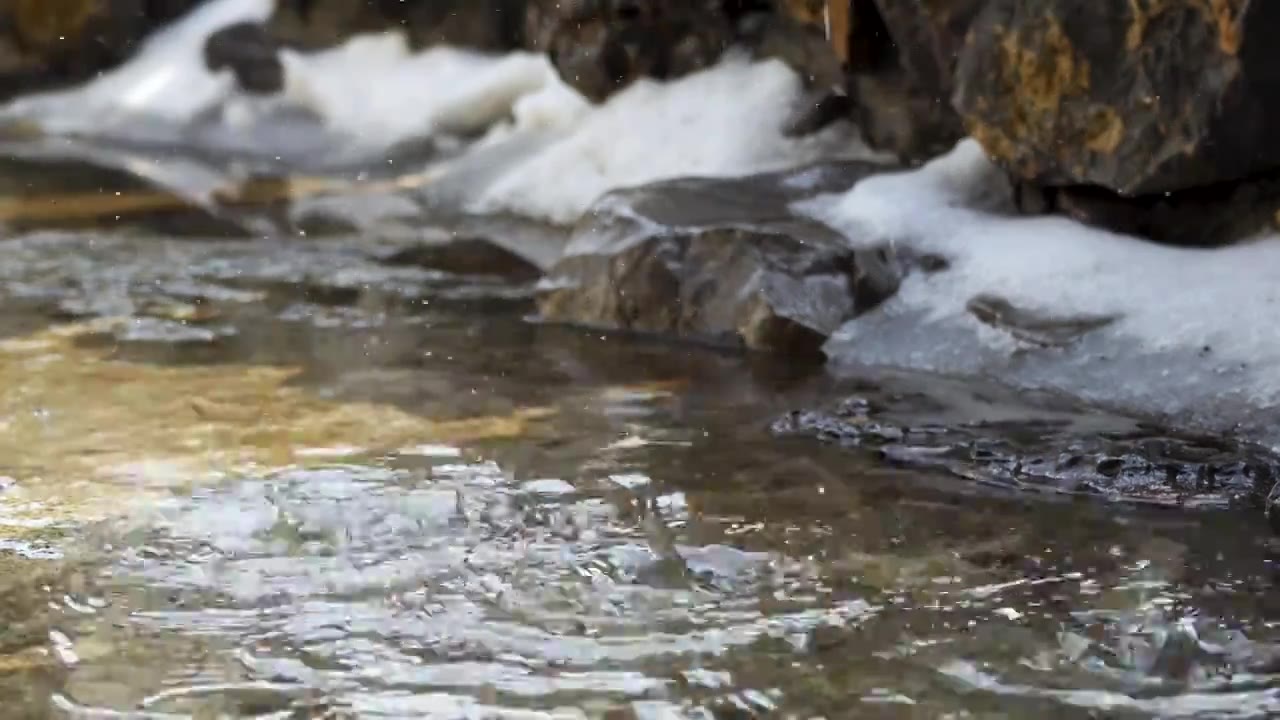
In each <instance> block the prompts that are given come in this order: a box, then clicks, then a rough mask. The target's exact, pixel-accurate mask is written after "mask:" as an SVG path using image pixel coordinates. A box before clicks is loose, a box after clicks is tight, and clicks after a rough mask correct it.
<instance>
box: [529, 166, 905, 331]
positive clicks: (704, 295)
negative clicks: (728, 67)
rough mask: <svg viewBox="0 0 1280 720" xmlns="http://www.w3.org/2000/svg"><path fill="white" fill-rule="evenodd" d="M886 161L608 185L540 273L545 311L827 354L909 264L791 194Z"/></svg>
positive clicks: (585, 321)
mask: <svg viewBox="0 0 1280 720" xmlns="http://www.w3.org/2000/svg"><path fill="white" fill-rule="evenodd" d="M880 169H882V168H880V167H879V166H874V165H870V164H847V165H839V166H830V167H824V168H817V169H808V170H796V171H790V172H786V173H775V174H766V175H759V176H755V177H750V178H741V179H684V180H673V181H665V182H659V183H654V184H652V185H647V186H642V187H639V188H634V189H628V190H621V191H617V192H614V193H611V194H609V195H606V196H605V197H604V198H602V199H601V200H600V201H599V203H598V204H597V206H596V207H595V208H593V209H592V210H591V211H589V212H588V213H587V214H586V215H585V216H584V220H583V221H582V222H581V223H580V225H579V226H578V227H577V228H576V230H575V231H574V235H573V237H572V239H571V240H570V242H569V246H568V248H567V249H566V251H565V254H564V257H563V258H562V259H561V260H560V261H559V262H558V263H557V264H556V265H555V266H553V267H552V268H551V270H550V272H549V273H548V276H547V278H546V279H545V280H544V281H543V283H542V284H541V287H540V292H539V306H540V309H541V312H542V315H543V316H544V317H545V318H546V319H548V320H552V321H557V322H566V323H571V324H576V325H583V326H588V327H597V328H609V329H618V330H627V331H635V332H641V333H655V334H661V335H667V336H675V337H682V338H686V339H691V340H696V341H703V342H711V343H715V344H722V345H728V346H735V347H746V348H750V349H756V350H773V351H782V352H787V353H791V354H796V355H815V356H816V355H817V353H818V350H819V348H820V346H821V345H822V342H823V341H824V339H825V338H826V337H827V336H828V335H830V333H832V332H833V331H834V330H835V329H836V328H838V327H839V326H840V325H841V324H843V323H844V322H845V321H847V320H849V319H851V318H852V317H854V316H855V315H857V314H858V313H860V312H863V311H865V310H867V309H870V308H871V307H874V306H876V305H877V304H879V303H880V302H881V301H883V300H884V299H885V298H886V297H888V296H890V295H892V294H893V293H894V292H895V291H896V290H897V287H898V282H899V272H900V270H901V267H900V264H899V261H898V258H895V257H894V256H893V255H892V253H891V252H890V251H889V249H888V247H887V246H884V247H876V248H871V249H866V250H855V249H853V248H852V247H851V246H850V244H849V243H848V242H846V241H845V240H844V239H843V238H841V237H840V236H838V235H836V234H835V233H833V232H832V231H831V230H829V229H827V228H826V227H824V226H821V225H818V224H816V223H814V222H812V221H808V220H805V219H802V218H798V217H795V216H793V215H792V214H791V213H790V211H789V210H788V203H789V202H790V201H791V200H794V199H796V198H798V197H801V196H804V195H808V194H812V193H818V192H823V191H824V189H825V190H827V191H830V190H834V189H838V188H844V187H848V186H849V184H851V183H852V182H853V181H854V180H855V179H856V178H858V177H861V176H864V175H866V174H869V173H871V172H874V171H877V170H880Z"/></svg>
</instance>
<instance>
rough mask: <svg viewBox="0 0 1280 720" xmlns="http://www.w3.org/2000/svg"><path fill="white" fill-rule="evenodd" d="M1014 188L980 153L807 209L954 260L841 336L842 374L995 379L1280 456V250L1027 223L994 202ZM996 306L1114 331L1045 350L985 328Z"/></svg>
mask: <svg viewBox="0 0 1280 720" xmlns="http://www.w3.org/2000/svg"><path fill="white" fill-rule="evenodd" d="M1001 182H1002V180H1001V179H1000V177H999V174H998V173H997V172H996V170H995V168H994V167H993V166H992V165H991V164H990V163H989V162H988V161H987V159H986V158H985V157H984V156H983V153H982V152H981V149H980V148H979V147H978V146H977V144H976V143H974V142H972V141H965V142H962V143H961V144H960V145H959V146H958V147H957V148H956V149H955V150H954V151H953V152H951V153H950V154H949V155H946V156H943V157H941V158H939V159H937V160H935V161H933V162H932V163H930V164H929V165H927V166H925V167H924V168H922V169H920V170H918V171H914V172H903V173H894V174H888V175H881V176H876V177H872V178H869V179H866V180H863V181H862V182H860V183H858V185H857V186H855V187H854V188H853V189H852V190H851V191H849V192H848V193H846V194H842V195H832V196H824V197H822V198H819V199H816V200H812V201H808V202H806V203H803V204H802V205H800V206H798V208H797V209H798V210H801V211H803V212H806V213H809V214H812V215H814V216H816V217H818V218H819V219H821V220H823V221H825V222H827V223H828V224H830V225H832V226H833V227H835V228H837V229H839V230H840V231H841V232H842V233H843V234H845V235H846V236H847V237H849V238H850V239H851V241H853V242H855V243H866V244H875V243H878V242H882V241H884V240H886V239H889V240H892V241H894V242H895V243H896V244H898V245H900V246H906V247H910V248H912V249H915V250H918V251H922V252H929V253H933V254H937V255H941V256H943V257H944V258H946V259H947V261H948V263H949V267H948V268H947V269H946V270H943V271H940V272H936V273H932V274H922V273H917V274H915V275H912V276H910V277H908V278H907V279H906V281H905V282H904V283H903V285H902V287H901V289H900V290H899V292H898V294H897V295H896V296H895V297H894V298H893V299H891V300H889V301H888V302H887V303H886V304H885V305H883V306H882V307H880V308H878V309H877V310H876V311H874V312H872V313H869V314H867V315H865V316H863V317H861V318H858V319H856V320H854V321H852V322H850V323H848V324H847V325H846V326H845V327H844V328H842V329H841V331H839V332H838V333H837V334H836V335H835V336H834V337H833V338H832V339H831V340H830V341H829V343H828V345H827V351H828V353H829V355H830V356H831V357H832V359H833V361H834V363H835V365H836V366H837V367H845V368H850V367H856V366H859V365H889V366H894V367H901V368H911V369H920V370H927V371H934V372H942V373H954V374H961V375H987V376H993V377H996V378H998V379H1000V380H1002V381H1006V382H1012V383H1014V384H1016V385H1021V386H1029V387H1039V388H1047V389H1055V390H1060V391H1063V392H1066V393H1068V394H1070V395H1073V396H1078V397H1082V398H1084V399H1087V400H1090V401H1093V402H1099V403H1103V404H1108V405H1115V406H1120V407H1123V408H1126V409H1130V410H1136V411H1138V412H1142V413H1151V414H1155V415H1162V416H1170V417H1172V418H1173V419H1176V420H1179V421H1181V422H1182V423H1186V422H1190V423H1193V424H1196V425H1201V426H1204V427H1206V428H1211V429H1213V430H1216V431H1228V432H1230V431H1237V432H1240V433H1242V434H1244V435H1247V436H1250V437H1254V438H1258V439H1261V440H1263V441H1265V442H1267V443H1270V444H1278V443H1280V423H1276V422H1275V420H1278V419H1280V412H1277V402H1278V400H1280V325H1277V311H1278V310H1280V304H1278V301H1280V238H1277V237H1267V238H1261V239H1259V240H1257V241H1255V242H1251V243H1247V244H1241V245H1235V246H1231V247H1225V248H1220V249H1212V250H1202V249H1183V248H1174V247H1167V246H1161V245H1157V244H1154V243H1151V242H1148V241H1145V240H1140V239H1137V238H1133V237H1126V236H1122V235H1116V234H1113V233H1109V232H1104V231H1100V230H1096V229H1091V228H1087V227H1084V226H1082V225H1080V224H1078V223H1075V222H1073V221H1070V220H1067V219H1064V218H1053V217H1036V218H1028V217H1013V216H1011V215H1006V214H1002V213H1001V210H1000V207H999V203H998V202H996V201H994V200H993V199H992V198H995V197H997V195H998V191H999V184H1000V183H1001ZM983 297H986V298H991V297H995V298H1000V299H1002V300H1004V301H1007V303H1008V304H1009V305H1011V306H1012V307H1014V308H1017V309H1018V310H1019V311H1026V312H1027V313H1030V314H1032V315H1034V316H1035V317H1038V318H1043V319H1046V320H1048V321H1050V322H1053V321H1066V323H1067V324H1070V321H1073V320H1076V319H1087V320H1090V321H1091V322H1092V321H1097V320H1099V319H1110V320H1111V321H1110V322H1105V323H1101V324H1102V327H1098V328H1095V329H1091V330H1088V331H1086V332H1083V334H1081V335H1080V336H1079V337H1078V338H1076V339H1074V340H1073V341H1072V342H1068V343H1066V344H1064V345H1049V346H1045V345H1043V344H1038V343H1035V342H1028V341H1027V340H1026V339H1025V338H1019V337H1018V336H1017V333H1012V332H1009V331H1008V330H1007V329H1004V328H1001V327H1000V326H999V325H998V324H992V323H990V322H987V321H984V319H982V313H981V312H975V310H974V309H973V301H974V300H975V299H977V298H983ZM1085 324H1086V325H1088V324H1090V323H1085Z"/></svg>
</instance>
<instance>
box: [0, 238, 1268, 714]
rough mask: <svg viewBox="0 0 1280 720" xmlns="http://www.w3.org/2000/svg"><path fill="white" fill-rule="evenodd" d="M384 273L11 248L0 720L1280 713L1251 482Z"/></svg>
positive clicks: (1174, 450)
mask: <svg viewBox="0 0 1280 720" xmlns="http://www.w3.org/2000/svg"><path fill="white" fill-rule="evenodd" d="M397 242H403V240H401V241H397ZM395 250H396V246H395V243H393V242H389V241H383V240H377V241H375V240H374V239H371V238H368V237H365V238H359V239H356V238H345V239H344V238H321V239H317V238H308V237H297V238H291V239H283V240H281V239H269V240H268V239H256V240H253V239H251V240H216V241H215V240H198V239H172V238H168V239H166V237H157V236H156V235H155V234H154V233H149V232H146V231H142V230H139V229H137V228H134V229H131V230H128V231H124V230H121V231H113V232H106V233H104V232H99V231H84V232H79V233H66V232H52V231H46V232H28V233H13V234H10V235H8V236H5V237H4V238H3V239H0V258H2V259H3V262H0V303H2V304H3V307H4V308H5V311H4V313H3V315H0V383H3V385H4V388H5V389H4V391H3V395H0V698H2V699H3V700H4V704H3V705H2V706H0V717H3V718H44V717H73V718H124V717H129V718H134V717H137V718H170V717H175V718H176V717H197V718H214V717H270V718H312V717H328V718H346V717H358V718H423V717H428V718H544V717H554V718H579V717H592V718H595V717H605V718H643V719H645V720H649V719H658V718H664V719H665V718H685V717H688V718H750V717H794V718H813V717H826V718H841V717H867V718H944V717H946V718H988V717H990V718H995V717H1010V718H1026V717H1042V718H1077V717H1079V718H1088V717H1106V718H1130V717H1132V718H1143V717H1166V718H1168V717H1233V718H1244V717H1267V716H1271V715H1274V714H1276V713H1280V693H1278V692H1277V690H1276V688H1280V675H1277V673H1280V646H1278V645H1276V644H1275V643H1276V642H1277V641H1278V640H1280V630H1278V629H1277V628H1276V627H1275V625H1276V623H1277V622H1280V594H1277V593H1276V590H1275V589H1274V587H1273V584H1274V578H1275V567H1276V566H1275V564H1274V557H1275V556H1274V553H1273V549H1272V546H1271V541H1270V537H1269V535H1270V531H1269V530H1268V529H1267V528H1266V525H1265V522H1264V521H1263V519H1262V517H1261V515H1260V514H1259V513H1258V512H1256V511H1254V510H1253V509H1251V508H1250V505H1249V503H1250V497H1251V496H1250V492H1249V488H1250V487H1251V484H1252V483H1259V482H1263V481H1264V480H1266V479H1267V478H1270V477H1271V476H1270V475H1268V474H1267V473H1269V472H1270V465H1269V462H1270V461H1269V460H1268V459H1267V458H1265V457H1260V456H1257V455H1255V454H1253V451H1249V450H1247V449H1241V448H1235V447H1233V446H1231V445H1230V444H1229V443H1225V442H1222V441H1218V440H1206V439H1188V438H1183V437H1180V436H1176V435H1171V434H1168V433H1163V432H1160V431H1157V430H1155V429H1152V428H1146V427H1144V426H1142V425H1140V424H1138V423H1135V422H1134V421H1131V420H1128V419H1125V418H1118V417H1112V416H1107V415H1101V414H1097V413H1092V412H1088V411H1084V410H1080V409H1078V408H1071V407H1067V406H1065V405H1062V404H1059V403H1054V402H1052V401H1051V400H1049V399H1045V398H1038V399H1030V398H1019V397H1015V396H1010V395H1008V394H1004V393H1000V392H996V391H993V390H990V389H988V388H982V387H978V386H975V385H973V384H968V383H960V382H953V381H944V380H941V379H929V378H922V377H900V376H899V377H884V378H880V379H878V380H877V381H875V382H866V383H861V384H858V385H856V386H853V385H834V384H833V381H828V380H825V379H823V378H822V376H821V374H820V373H818V374H815V373H813V372H812V368H804V367H798V366H793V365H789V364H788V363H786V362H769V361H766V360H763V359H760V358H743V357H740V356H735V355H731V354H719V353H715V352H712V351H709V350H704V349H698V348H693V347H686V346H681V345H674V344H662V343H658V342H654V341H648V340H639V339H626V338H621V337H606V336H601V335H600V334H598V333H586V332H577V331H572V330H567V329H562V328H554V327H547V326H541V325H538V324H536V323H532V322H529V321H527V319H526V318H527V316H528V315H529V314H530V313H531V311H532V306H531V305H530V303H529V302H528V297H529V289H530V288H529V286H528V284H527V283H524V284H522V283H521V282H518V281H512V280H509V279H502V278H484V277H458V276H455V275H449V274H447V273H441V272H438V271H432V270H429V269H424V268H422V267H418V266H414V265H411V264H404V263H392V262H388V261H387V258H388V257H391V256H393V255H394V254H395V253H394V251H395ZM795 411H803V412H795ZM1033 466H1034V467H1033ZM1029 468H1030V469H1029ZM1037 468H1038V469H1037ZM1126 483H1127V484H1126Z"/></svg>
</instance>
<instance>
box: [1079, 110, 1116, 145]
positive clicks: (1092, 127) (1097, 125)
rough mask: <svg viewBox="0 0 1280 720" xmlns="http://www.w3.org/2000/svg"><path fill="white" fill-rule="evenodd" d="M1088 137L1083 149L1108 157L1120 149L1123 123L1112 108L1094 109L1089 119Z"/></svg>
mask: <svg viewBox="0 0 1280 720" xmlns="http://www.w3.org/2000/svg"><path fill="white" fill-rule="evenodd" d="M1088 133H1089V135H1088V137H1087V138H1086V139H1085V143H1084V144H1085V147H1087V148H1089V149H1090V150H1092V151H1094V152H1096V153H1102V154H1104V155H1110V154H1111V153H1113V152H1115V151H1116V148H1118V147H1120V141H1121V140H1123V139H1124V121H1123V120H1121V119H1120V115H1119V114H1118V113H1117V112H1116V111H1115V110H1114V109H1112V108H1109V107H1101V108H1094V110H1093V113H1092V114H1091V115H1090V117H1089V128H1088Z"/></svg>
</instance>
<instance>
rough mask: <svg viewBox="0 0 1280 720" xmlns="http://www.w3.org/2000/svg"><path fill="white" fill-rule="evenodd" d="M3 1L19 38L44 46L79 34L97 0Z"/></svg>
mask: <svg viewBox="0 0 1280 720" xmlns="http://www.w3.org/2000/svg"><path fill="white" fill-rule="evenodd" d="M6 5H8V8H7V9H8V11H9V14H10V15H11V16H12V18H13V24H14V29H15V30H17V32H18V39H19V41H21V42H22V43H23V44H24V45H27V46H29V47H33V48H44V47H48V46H51V45H54V44H55V43H59V42H67V41H71V40H74V39H75V38H77V37H79V35H80V32H81V31H82V30H83V29H84V26H85V23H87V22H88V21H89V18H91V17H93V15H94V13H95V12H97V11H98V5H99V2H98V0H8V2H7V3H6ZM0 9H4V8H0Z"/></svg>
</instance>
